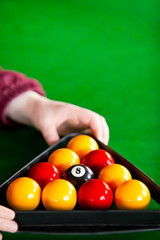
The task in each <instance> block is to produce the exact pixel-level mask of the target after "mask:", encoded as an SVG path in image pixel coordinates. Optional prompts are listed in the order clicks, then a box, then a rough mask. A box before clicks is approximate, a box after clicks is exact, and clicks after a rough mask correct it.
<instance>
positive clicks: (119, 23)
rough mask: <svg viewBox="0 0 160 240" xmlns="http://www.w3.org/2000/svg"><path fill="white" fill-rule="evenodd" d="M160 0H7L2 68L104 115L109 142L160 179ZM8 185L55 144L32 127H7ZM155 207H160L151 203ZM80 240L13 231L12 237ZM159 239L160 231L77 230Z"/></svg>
mask: <svg viewBox="0 0 160 240" xmlns="http://www.w3.org/2000/svg"><path fill="white" fill-rule="evenodd" d="M159 7H160V6H159V1H158V0H152V1H151V0H147V1H137V0H136V1H133V0H131V1H126V0H123V1H110V0H109V1H105V0H101V1H95V0H92V1H91V0H81V1H79V0H77V1H73V0H69V1H50V0H46V1H42V0H39V1H37V0H35V1H31V0H27V1H20V0H15V1H11V0H5V1H3V0H2V1H0V10H1V13H0V66H2V67H3V68H4V69H13V70H15V71H19V72H23V73H25V74H26V75H27V76H29V77H33V78H35V79H38V80H39V81H40V83H41V84H42V85H43V87H44V90H45V92H46V95H47V97H48V98H50V99H53V100H57V101H64V102H69V103H72V104H75V105H78V106H81V107H84V108H88V109H91V110H92V111H95V112H97V113H99V114H100V115H103V116H104V117H105V119H106V121H107V123H108V125H109V129H110V140H109V146H110V147H111V148H112V149H114V150H115V151H116V152H118V153H119V154H121V155H122V156H124V157H125V158H126V159H127V160H129V161H130V162H131V163H132V164H134V165H135V166H137V167H138V168H139V169H141V170H142V171H143V172H145V173H146V174H147V175H148V176H150V177H151V178H152V179H153V180H154V181H155V182H156V183H157V184H158V185H160V177H159V172H160V158H159V149H160V141H159V139H160V130H159V129H160V123H159V118H160V108H159V105H160V98H159V93H160V91H159V89H160V82H159V76H160V68H159V64H160V51H159V42H160V34H159V27H158V26H159V24H160V15H159ZM0 142H1V144H0V153H1V168H0V169H1V174H0V184H1V183H3V182H4V181H5V180H6V179H8V178H9V177H10V176H12V175H13V174H14V173H15V172H17V171H18V170H19V169H20V168H21V167H23V166H24V165H25V164H27V163H28V162H29V161H31V160H32V159H33V158H34V157H36V156H37V155H39V154H40V153H41V152H43V151H44V150H45V149H47V148H48V146H47V143H46V142H45V140H44V139H43V137H42V135H41V133H40V132H38V131H37V130H36V129H34V128H33V127H29V126H19V125H17V126H14V127H11V126H10V127H9V126H5V127H1V128H0ZM149 209H154V210H160V206H159V205H158V204H157V203H156V202H155V201H153V200H152V201H151V204H150V206H149ZM44 237H45V239H46V240H50V239H55V240H60V239H66V240H67V239H71V240H72V239H75V236H74V235H71V236H67V235H57V236H53V235H50V234H47V235H45V236H44V235H42V234H24V233H23V234H21V233H15V234H9V233H4V239H8V240H9V239H24V240H25V239H26V240H27V239H30V240H31V239H39V240H40V239H44ZM84 238H85V239H88V240H89V239H109V240H113V239H119V240H121V239H128V238H129V239H131V240H135V239H141V240H142V239H146V238H147V239H159V238H160V231H154V232H150V231H149V232H136V233H127V234H111V235H101V236H100V235H96V234H95V235H92V236H90V235H86V236H85V235H84V236H81V235H79V236H76V239H77V240H80V239H84Z"/></svg>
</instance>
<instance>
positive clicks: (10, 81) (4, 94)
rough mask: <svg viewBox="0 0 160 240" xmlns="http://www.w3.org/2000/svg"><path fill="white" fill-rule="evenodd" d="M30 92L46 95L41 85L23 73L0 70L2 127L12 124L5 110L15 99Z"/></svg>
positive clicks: (0, 121)
mask: <svg viewBox="0 0 160 240" xmlns="http://www.w3.org/2000/svg"><path fill="white" fill-rule="evenodd" d="M28 90H33V91H35V92H37V93H39V94H41V95H43V96H44V95H45V92H44V90H43V88H42V86H41V84H40V83H39V82H38V81H37V80H35V79H32V78H27V77H26V76H25V75H24V74H22V73H18V72H14V71H10V70H3V69H2V68H0V125H10V124H11V121H9V120H8V119H7V118H6V117H5V115H4V111H5V108H6V106H7V105H8V103H9V102H11V101H12V100H13V99H14V98H15V97H17V96H18V95H20V94H22V93H24V92H26V91H28Z"/></svg>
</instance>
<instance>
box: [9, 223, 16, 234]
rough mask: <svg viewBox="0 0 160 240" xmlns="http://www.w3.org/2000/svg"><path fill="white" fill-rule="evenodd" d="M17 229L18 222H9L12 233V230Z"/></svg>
mask: <svg viewBox="0 0 160 240" xmlns="http://www.w3.org/2000/svg"><path fill="white" fill-rule="evenodd" d="M17 230H18V224H17V223H16V222H11V224H10V231H11V232H12V233H14V232H17Z"/></svg>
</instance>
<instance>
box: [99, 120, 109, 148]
mask: <svg viewBox="0 0 160 240" xmlns="http://www.w3.org/2000/svg"><path fill="white" fill-rule="evenodd" d="M100 119H101V124H102V135H103V143H104V144H106V145H108V142H109V127H108V125H107V122H106V120H105V118H104V117H102V116H100Z"/></svg>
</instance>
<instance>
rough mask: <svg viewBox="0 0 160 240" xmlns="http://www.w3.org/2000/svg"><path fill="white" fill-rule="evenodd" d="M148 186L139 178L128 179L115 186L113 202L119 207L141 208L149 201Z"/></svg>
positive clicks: (145, 206) (128, 208) (127, 208)
mask: <svg viewBox="0 0 160 240" xmlns="http://www.w3.org/2000/svg"><path fill="white" fill-rule="evenodd" d="M150 199H151V196H150V192H149V189H148V187H147V186H146V185H145V184H144V183H142V182H141V181H139V180H135V179H133V180H129V181H127V182H125V183H123V184H121V185H120V186H118V187H117V189H116V191H115V203H116V206H117V207H118V208H119V209H126V210H142V209H145V208H147V206H148V205H149V203H150Z"/></svg>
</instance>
